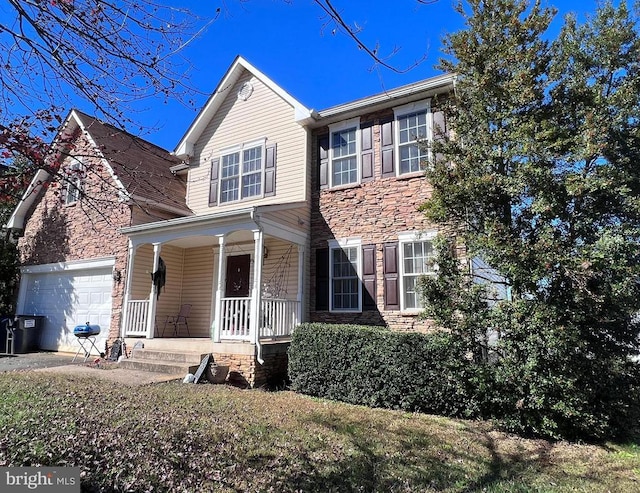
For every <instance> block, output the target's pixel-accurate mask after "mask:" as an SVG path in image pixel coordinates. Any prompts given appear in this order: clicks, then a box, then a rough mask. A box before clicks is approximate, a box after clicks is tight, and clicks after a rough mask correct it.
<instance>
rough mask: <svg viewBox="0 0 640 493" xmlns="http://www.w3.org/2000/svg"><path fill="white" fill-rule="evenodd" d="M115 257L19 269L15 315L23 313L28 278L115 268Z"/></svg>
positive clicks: (29, 266) (28, 266)
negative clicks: (39, 275)
mask: <svg viewBox="0 0 640 493" xmlns="http://www.w3.org/2000/svg"><path fill="white" fill-rule="evenodd" d="M115 263H116V259H115V257H104V258H99V259H90V260H74V261H71V262H58V263H53V264H40V265H27V266H24V267H20V277H21V279H20V287H19V289H18V299H17V301H16V313H21V312H24V305H25V302H26V298H27V285H28V284H29V276H32V275H37V274H50V273H55V272H74V271H79V270H86V269H103V268H108V267H111V268H113V267H114V266H115ZM112 316H113V313H112Z"/></svg>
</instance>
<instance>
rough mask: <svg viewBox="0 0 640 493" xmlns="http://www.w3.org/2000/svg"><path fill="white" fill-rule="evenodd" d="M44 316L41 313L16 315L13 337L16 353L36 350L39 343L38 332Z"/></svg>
mask: <svg viewBox="0 0 640 493" xmlns="http://www.w3.org/2000/svg"><path fill="white" fill-rule="evenodd" d="M44 320H45V317H44V316H42V315H17V316H16V329H15V339H14V352H15V353H16V354H24V353H29V352H31V351H36V350H37V349H38V346H39V345H40V333H41V332H42V327H43V326H44Z"/></svg>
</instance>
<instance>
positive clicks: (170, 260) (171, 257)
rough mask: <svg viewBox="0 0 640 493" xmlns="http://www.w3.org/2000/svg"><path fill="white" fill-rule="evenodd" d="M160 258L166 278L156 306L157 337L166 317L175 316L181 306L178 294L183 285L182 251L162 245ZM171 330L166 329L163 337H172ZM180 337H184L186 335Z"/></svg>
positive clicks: (162, 328)
mask: <svg viewBox="0 0 640 493" xmlns="http://www.w3.org/2000/svg"><path fill="white" fill-rule="evenodd" d="M160 257H162V260H163V261H164V264H165V267H166V269H167V276H166V284H165V286H164V288H162V291H160V297H159V298H158V303H157V305H156V326H157V331H156V336H159V335H160V334H161V333H162V331H163V330H164V326H165V322H166V320H167V316H169V315H170V316H173V315H177V314H178V311H179V310H180V305H181V304H182V302H181V299H180V293H181V290H182V285H183V276H182V271H183V268H184V266H183V264H184V250H183V249H182V248H177V247H174V246H171V245H162V248H161V249H160ZM172 329H173V328H171V330H170V329H169V328H167V330H165V331H164V337H171V336H172V335H173V332H172ZM181 335H186V333H185V334H181Z"/></svg>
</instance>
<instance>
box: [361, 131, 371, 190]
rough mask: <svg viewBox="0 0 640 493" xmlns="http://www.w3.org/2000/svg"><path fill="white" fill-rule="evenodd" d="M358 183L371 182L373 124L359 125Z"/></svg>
mask: <svg viewBox="0 0 640 493" xmlns="http://www.w3.org/2000/svg"><path fill="white" fill-rule="evenodd" d="M360 135H361V141H360V144H361V145H360V151H361V155H360V166H361V170H360V181H362V182H365V181H371V180H373V122H366V123H363V124H361V125H360Z"/></svg>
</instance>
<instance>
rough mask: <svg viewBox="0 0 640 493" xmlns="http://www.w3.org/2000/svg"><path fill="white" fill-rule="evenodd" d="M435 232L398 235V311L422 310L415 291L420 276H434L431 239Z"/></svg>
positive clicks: (418, 296) (433, 256)
mask: <svg viewBox="0 0 640 493" xmlns="http://www.w3.org/2000/svg"><path fill="white" fill-rule="evenodd" d="M435 236H436V233H435V232H425V233H413V232H412V233H405V234H402V235H399V238H398V239H399V246H400V310H402V311H407V312H411V311H419V310H421V309H422V308H423V305H422V301H421V299H420V293H419V290H418V289H417V286H418V280H419V279H420V277H421V276H434V275H436V264H435V251H434V248H433V239H434V238H435Z"/></svg>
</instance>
